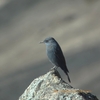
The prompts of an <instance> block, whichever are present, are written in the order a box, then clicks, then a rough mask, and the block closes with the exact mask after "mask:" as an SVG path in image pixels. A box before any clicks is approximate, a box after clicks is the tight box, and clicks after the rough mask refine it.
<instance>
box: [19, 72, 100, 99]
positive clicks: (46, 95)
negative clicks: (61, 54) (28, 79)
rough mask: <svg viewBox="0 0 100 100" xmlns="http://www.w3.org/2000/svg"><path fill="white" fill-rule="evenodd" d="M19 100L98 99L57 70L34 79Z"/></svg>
mask: <svg viewBox="0 0 100 100" xmlns="http://www.w3.org/2000/svg"><path fill="white" fill-rule="evenodd" d="M19 100H98V99H97V97H96V96H94V95H92V94H91V93H90V91H84V90H80V89H75V88H73V87H72V86H71V85H69V84H68V83H66V82H65V81H64V80H62V78H61V76H60V74H59V73H58V71H56V70H52V71H49V72H48V73H47V74H45V75H43V76H40V77H39V78H36V79H34V80H33V82H32V83H31V84H30V85H29V86H28V88H27V89H26V90H25V92H24V93H23V94H22V95H21V96H20V98H19Z"/></svg>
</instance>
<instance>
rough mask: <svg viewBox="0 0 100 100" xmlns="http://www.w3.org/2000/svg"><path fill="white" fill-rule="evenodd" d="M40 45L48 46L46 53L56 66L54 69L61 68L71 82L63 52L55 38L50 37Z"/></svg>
mask: <svg viewBox="0 0 100 100" xmlns="http://www.w3.org/2000/svg"><path fill="white" fill-rule="evenodd" d="M40 43H45V44H46V53H47V56H48V58H49V61H50V62H51V63H52V64H53V65H54V67H53V68H54V69H57V67H60V68H61V69H62V70H63V71H64V72H65V74H66V75H67V77H68V81H69V82H71V81H70V78H69V75H68V73H69V71H68V69H67V65H66V61H65V58H64V55H63V52H62V50H61V47H60V46H59V44H58V43H57V41H56V40H55V39H54V38H53V37H48V38H46V39H45V40H44V41H42V42H40Z"/></svg>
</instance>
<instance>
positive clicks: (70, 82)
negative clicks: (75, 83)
mask: <svg viewBox="0 0 100 100" xmlns="http://www.w3.org/2000/svg"><path fill="white" fill-rule="evenodd" d="M64 72H65V74H66V75H67V78H68V81H69V82H70V83H71V80H70V78H69V75H68V72H66V71H65V70H64Z"/></svg>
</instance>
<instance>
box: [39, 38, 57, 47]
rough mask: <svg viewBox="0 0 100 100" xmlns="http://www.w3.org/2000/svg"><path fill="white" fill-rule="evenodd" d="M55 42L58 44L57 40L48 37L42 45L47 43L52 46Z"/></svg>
mask: <svg viewBox="0 0 100 100" xmlns="http://www.w3.org/2000/svg"><path fill="white" fill-rule="evenodd" d="M55 42H56V40H55V39H54V38H53V37H48V38H46V39H45V40H43V41H41V42H40V43H45V44H46V45H49V44H52V43H55Z"/></svg>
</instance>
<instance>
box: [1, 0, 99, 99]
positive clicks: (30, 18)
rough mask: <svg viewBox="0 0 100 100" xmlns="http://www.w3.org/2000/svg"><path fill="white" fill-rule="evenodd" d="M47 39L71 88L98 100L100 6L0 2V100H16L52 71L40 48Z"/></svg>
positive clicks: (94, 2)
mask: <svg viewBox="0 0 100 100" xmlns="http://www.w3.org/2000/svg"><path fill="white" fill-rule="evenodd" d="M48 36H52V37H54V38H55V39H56V40H57V41H58V42H59V44H60V45H61V47H62V50H63V52H64V55H65V58H66V60H67V66H68V69H69V71H70V77H71V81H72V83H71V85H72V86H73V87H77V88H81V89H85V90H91V91H92V93H93V94H95V95H96V96H97V97H98V98H99V97H100V96H99V93H100V79H99V77H100V1H99V0H91V1H90V0H73V1H72V0H1V1H0V94H1V96H0V99H1V100H6V99H7V100H16V99H18V97H19V96H20V95H21V94H22V93H23V91H24V90H25V89H26V87H27V86H28V85H29V84H30V82H31V81H32V80H33V79H34V78H36V77H38V76H40V75H42V74H45V73H46V72H47V71H48V70H50V68H51V67H53V66H52V65H51V63H50V62H49V61H48V59H47V56H46V53H45V45H40V44H39V42H40V41H42V40H43V39H44V38H46V37H48ZM58 70H59V72H60V73H61V75H62V77H63V78H64V79H65V81H67V77H66V75H65V74H64V73H63V72H62V71H61V70H60V68H59V69H58Z"/></svg>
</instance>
